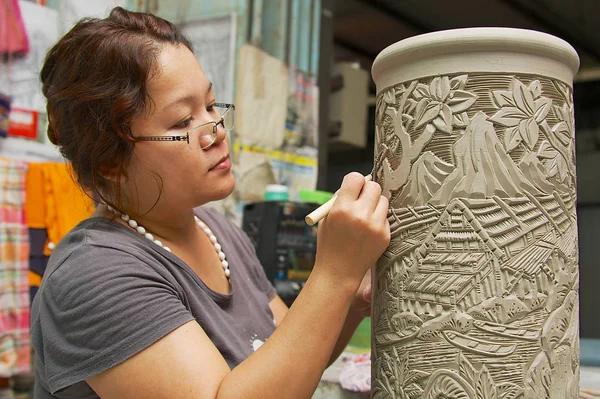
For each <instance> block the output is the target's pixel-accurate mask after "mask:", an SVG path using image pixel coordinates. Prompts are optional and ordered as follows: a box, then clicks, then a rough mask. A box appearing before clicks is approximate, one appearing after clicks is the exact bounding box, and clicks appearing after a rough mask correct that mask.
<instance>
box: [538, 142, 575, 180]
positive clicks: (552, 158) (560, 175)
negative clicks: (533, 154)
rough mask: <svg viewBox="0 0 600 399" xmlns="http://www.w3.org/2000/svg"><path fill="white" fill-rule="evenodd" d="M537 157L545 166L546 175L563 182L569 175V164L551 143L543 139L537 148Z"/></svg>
mask: <svg viewBox="0 0 600 399" xmlns="http://www.w3.org/2000/svg"><path fill="white" fill-rule="evenodd" d="M537 155H538V157H539V158H540V159H542V163H543V164H544V166H545V167H546V175H547V176H548V177H555V178H557V179H558V180H559V181H561V182H563V181H565V179H567V177H568V176H569V166H568V165H567V162H566V161H565V159H564V158H563V157H562V156H561V155H560V153H559V152H558V151H557V150H556V149H555V148H554V147H552V145H551V144H550V143H549V142H548V141H546V140H544V141H543V142H542V144H541V145H540V148H539V149H538V154H537Z"/></svg>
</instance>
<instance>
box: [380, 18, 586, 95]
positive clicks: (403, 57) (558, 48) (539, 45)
mask: <svg viewBox="0 0 600 399" xmlns="http://www.w3.org/2000/svg"><path fill="white" fill-rule="evenodd" d="M493 51H499V52H502V51H505V52H516V53H525V54H531V55H538V56H543V57H548V58H551V59H554V60H556V61H559V62H562V63H564V64H566V65H567V66H568V67H569V68H570V69H571V70H572V72H573V75H575V74H576V73H577V70H578V69H579V56H578V55H577V51H575V49H574V48H573V46H571V45H570V44H569V43H567V42H566V41H565V40H563V39H560V38H558V37H556V36H553V35H550V34H548V33H542V32H538V31H534V30H529V29H519V28H504V27H476V28H461V29H450V30H442V31H436V32H430V33H425V34H422V35H417V36H412V37H409V38H407V39H404V40H401V41H399V42H396V43H394V44H391V45H389V46H388V47H386V48H385V49H383V50H382V51H381V52H380V53H379V54H378V55H377V57H376V58H375V61H374V62H373V67H372V69H371V74H372V76H373V80H374V81H375V82H376V83H377V79H378V77H379V76H380V75H381V74H382V73H384V72H385V71H386V70H388V69H389V68H391V67H396V66H397V65H398V64H399V62H400V63H401V64H407V63H410V62H413V61H417V60H420V59H423V58H426V57H432V56H439V55H444V54H449V53H461V52H465V53H476V52H493Z"/></svg>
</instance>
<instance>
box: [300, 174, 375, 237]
mask: <svg viewBox="0 0 600 399" xmlns="http://www.w3.org/2000/svg"><path fill="white" fill-rule="evenodd" d="M371 173H372V172H371ZM371 173H370V174H368V175H366V176H365V180H366V181H371V180H373V175H372V174H371ZM336 199H337V194H336V195H334V196H333V197H331V199H330V200H329V201H327V202H326V203H324V204H323V205H321V206H320V207H318V208H317V209H315V210H314V211H312V212H311V213H309V214H308V215H306V217H305V218H304V220H305V221H306V224H308V225H309V226H314V225H315V224H317V223H318V222H319V220H321V219H323V218H324V217H325V216H327V214H328V213H329V211H330V210H331V207H332V206H333V203H334V202H335V200H336Z"/></svg>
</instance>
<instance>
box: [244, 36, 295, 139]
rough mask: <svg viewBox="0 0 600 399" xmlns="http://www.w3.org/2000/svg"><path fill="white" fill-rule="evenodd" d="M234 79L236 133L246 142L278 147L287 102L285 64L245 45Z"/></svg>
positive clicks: (282, 134) (281, 136)
mask: <svg viewBox="0 0 600 399" xmlns="http://www.w3.org/2000/svg"><path fill="white" fill-rule="evenodd" d="M237 82H238V87H237V90H236V121H235V125H236V127H235V131H236V133H237V134H238V136H239V137H240V139H241V140H242V142H243V143H245V144H257V145H262V146H264V147H267V148H271V149H278V148H280V147H281V145H282V144H283V138H284V130H285V118H286V116H287V104H288V101H287V96H288V70H287V67H286V65H285V64H284V63H283V61H281V60H279V59H277V58H275V57H273V56H271V55H269V54H267V53H266V52H264V51H262V50H260V49H258V48H256V47H254V46H251V45H248V44H247V45H244V46H243V47H242V49H241V50H240V61H239V65H238V74H237Z"/></svg>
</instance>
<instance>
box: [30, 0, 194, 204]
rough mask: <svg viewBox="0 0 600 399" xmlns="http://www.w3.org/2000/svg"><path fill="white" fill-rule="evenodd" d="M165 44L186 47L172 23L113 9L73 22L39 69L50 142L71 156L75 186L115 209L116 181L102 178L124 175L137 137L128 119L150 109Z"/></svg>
mask: <svg viewBox="0 0 600 399" xmlns="http://www.w3.org/2000/svg"><path fill="white" fill-rule="evenodd" d="M165 44H173V45H179V44H183V45H184V46H186V47H187V48H189V49H190V50H192V46H191V44H190V42H189V41H188V40H187V39H186V38H185V37H184V36H183V34H182V33H181V32H180V31H179V29H178V28H177V27H176V26H175V25H173V24H172V23H170V22H168V21H166V20H164V19H162V18H159V17H156V16H154V15H152V14H145V13H139V12H131V11H127V10H125V9H123V8H121V7H116V8H114V9H113V10H112V11H111V13H110V15H109V16H108V17H107V18H105V19H95V18H86V19H83V20H81V21H79V22H78V23H77V24H76V25H75V26H74V27H73V28H72V29H71V30H70V31H69V32H68V33H67V34H66V35H65V36H64V37H62V38H61V39H60V40H59V41H58V43H56V44H55V45H54V47H52V49H50V51H49V52H48V54H47V56H46V60H45V62H44V66H43V67H42V71H41V75H40V76H41V80H42V92H43V93H44V96H45V97H46V99H47V100H48V104H47V112H48V137H49V138H50V141H51V142H52V143H54V144H56V145H58V146H59V148H60V152H61V154H62V155H63V156H64V157H65V158H66V159H67V160H69V161H70V162H71V164H72V166H73V171H74V173H75V177H76V179H77V182H78V183H79V184H80V185H81V187H82V188H83V189H84V190H86V191H88V192H89V193H90V194H91V195H92V196H97V198H98V199H100V200H102V201H103V202H106V203H107V204H110V205H112V206H113V207H115V208H117V209H119V208H120V207H119V202H120V201H119V199H120V191H119V186H118V184H111V181H110V180H108V179H107V178H105V177H104V176H107V175H111V176H114V178H115V179H117V180H116V181H119V180H120V178H121V177H122V176H124V175H125V167H126V165H127V162H128V161H129V159H130V157H131V154H132V152H133V146H134V143H135V141H136V140H135V138H134V137H133V135H132V133H131V129H130V123H131V119H132V118H133V117H134V116H137V115H140V114H141V113H142V112H145V111H147V110H148V109H149V108H147V106H148V105H149V104H148V103H149V102H151V99H150V98H149V96H148V93H147V88H146V83H147V81H148V79H149V78H150V77H151V76H152V74H153V73H155V71H156V62H157V57H158V54H159V52H160V49H161V47H162V46H163V45H165ZM107 192H110V195H109V198H105V195H104V194H105V193H107ZM113 200H114V201H113ZM115 203H116V204H115Z"/></svg>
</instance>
